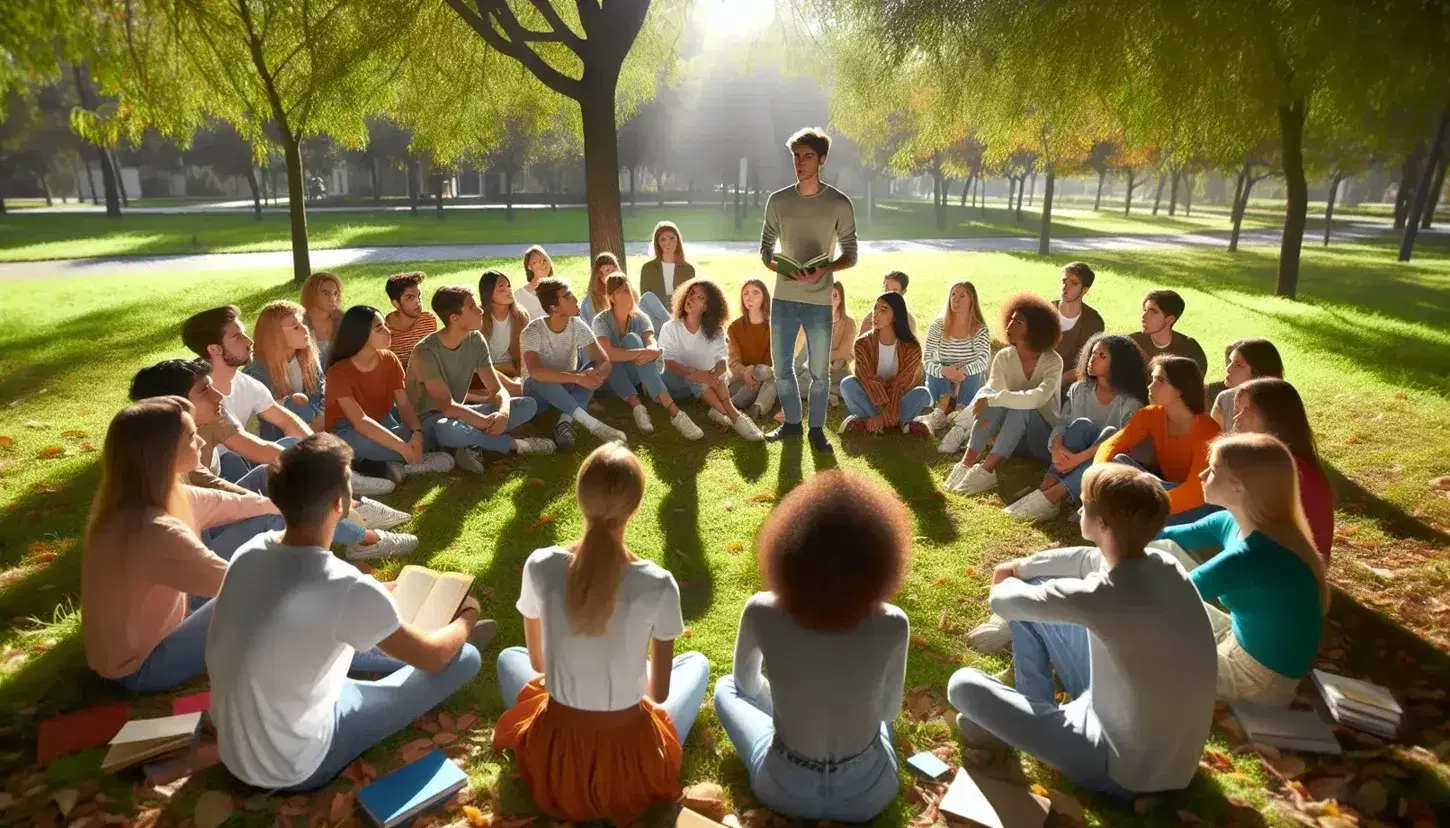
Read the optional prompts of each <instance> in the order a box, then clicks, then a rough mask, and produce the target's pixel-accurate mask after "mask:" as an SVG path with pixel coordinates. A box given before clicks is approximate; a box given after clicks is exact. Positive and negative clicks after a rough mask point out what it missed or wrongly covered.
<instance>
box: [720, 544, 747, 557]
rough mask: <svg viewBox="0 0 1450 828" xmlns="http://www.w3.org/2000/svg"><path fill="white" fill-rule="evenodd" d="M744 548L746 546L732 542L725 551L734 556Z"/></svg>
mask: <svg viewBox="0 0 1450 828" xmlns="http://www.w3.org/2000/svg"><path fill="white" fill-rule="evenodd" d="M744 548H745V544H743V543H741V542H740V541H730V543H728V544H726V546H725V551H726V552H729V553H730V554H732V555H734V554H736V553H738V552H740V551H741V550H743V549H744Z"/></svg>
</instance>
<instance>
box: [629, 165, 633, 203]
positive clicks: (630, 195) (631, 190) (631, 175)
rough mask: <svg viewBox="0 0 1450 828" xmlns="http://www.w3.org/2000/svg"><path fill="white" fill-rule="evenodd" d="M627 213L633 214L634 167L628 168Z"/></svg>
mask: <svg viewBox="0 0 1450 828" xmlns="http://www.w3.org/2000/svg"><path fill="white" fill-rule="evenodd" d="M629 211H630V212H631V213H633V212H634V167H630V168H629Z"/></svg>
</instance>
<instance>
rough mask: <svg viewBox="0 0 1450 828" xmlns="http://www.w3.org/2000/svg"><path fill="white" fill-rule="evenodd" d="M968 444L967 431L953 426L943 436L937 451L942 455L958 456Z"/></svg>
mask: <svg viewBox="0 0 1450 828" xmlns="http://www.w3.org/2000/svg"><path fill="white" fill-rule="evenodd" d="M966 444H967V430H966V429H965V428H962V427H961V426H958V425H954V426H952V427H951V428H950V429H949V430H948V431H947V433H946V434H944V435H942V438H941V442H940V443H937V446H936V450H937V451H939V452H941V453H942V454H956V453H957V452H959V451H961V450H962V446H964V445H966Z"/></svg>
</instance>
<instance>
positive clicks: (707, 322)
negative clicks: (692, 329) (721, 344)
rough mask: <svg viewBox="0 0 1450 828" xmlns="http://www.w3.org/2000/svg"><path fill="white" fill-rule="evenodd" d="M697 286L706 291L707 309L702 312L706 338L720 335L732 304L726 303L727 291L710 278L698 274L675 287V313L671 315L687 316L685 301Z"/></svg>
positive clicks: (701, 323)
mask: <svg viewBox="0 0 1450 828" xmlns="http://www.w3.org/2000/svg"><path fill="white" fill-rule="evenodd" d="M697 287H698V288H699V289H700V290H702V291H704V293H705V310H704V312H703V313H701V314H700V330H701V331H702V332H703V333H704V334H705V338H706V339H714V338H715V337H717V336H719V335H720V327H721V326H722V325H724V324H725V317H726V316H728V315H729V314H730V306H729V305H727V304H725V292H724V291H722V290H720V286H719V285H717V284H715V283H714V282H712V281H710V280H709V279H706V278H703V277H699V276H697V277H695V278H694V279H691V280H690V281H688V282H686V283H684V284H683V285H680V286H679V287H677V288H675V306H674V308H673V311H674V313H673V314H671V315H672V316H674V317H675V318H676V319H684V318H685V301H686V300H687V299H689V298H690V291H691V290H693V289H695V288H697Z"/></svg>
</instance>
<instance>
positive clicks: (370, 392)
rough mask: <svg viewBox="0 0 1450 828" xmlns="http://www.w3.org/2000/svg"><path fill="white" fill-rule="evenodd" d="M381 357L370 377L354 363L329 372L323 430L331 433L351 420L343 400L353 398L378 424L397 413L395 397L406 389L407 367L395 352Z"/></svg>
mask: <svg viewBox="0 0 1450 828" xmlns="http://www.w3.org/2000/svg"><path fill="white" fill-rule="evenodd" d="M378 356H379V357H380V359H379V360H378V365H377V367H376V368H374V369H373V370H371V371H368V372H367V373H363V372H362V371H359V370H358V368H357V365H355V364H354V363H353V361H352V360H351V359H344V360H343V361H341V362H339V363H337V364H336V365H333V366H332V367H331V368H329V369H327V392H326V395H327V404H326V407H325V408H324V409H323V427H324V428H326V429H327V430H328V431H331V430H332V429H333V428H334V427H336V426H337V423H338V421H340V420H344V419H346V418H347V415H346V414H343V413H342V406H341V405H338V402H337V401H338V400H340V399H342V398H343V397H352V398H353V399H354V400H355V401H357V404H358V405H360V406H362V410H363V413H364V414H366V415H368V416H369V417H372V418H373V419H374V420H381V419H382V418H384V417H386V416H388V414H389V413H390V412H391V411H392V410H393V394H394V392H396V391H400V390H402V388H403V379H404V373H403V363H402V362H400V361H399V360H398V356H397V355H396V354H394V353H393V352H392V351H378ZM354 425H355V424H354Z"/></svg>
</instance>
